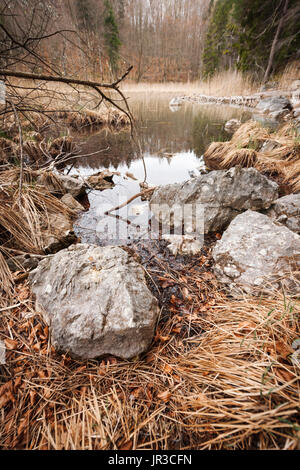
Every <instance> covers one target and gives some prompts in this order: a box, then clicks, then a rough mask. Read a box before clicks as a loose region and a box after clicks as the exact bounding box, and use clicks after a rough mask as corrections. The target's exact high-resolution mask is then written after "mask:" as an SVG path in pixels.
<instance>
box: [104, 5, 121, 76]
mask: <svg viewBox="0 0 300 470" xmlns="http://www.w3.org/2000/svg"><path fill="white" fill-rule="evenodd" d="M104 7H105V9H104V39H105V46H106V49H107V53H108V57H109V61H110V66H111V70H112V73H113V74H114V75H116V74H117V73H118V62H119V52H120V47H121V41H120V36H119V28H118V24H117V21H116V18H115V14H114V11H113V8H112V5H111V3H110V1H109V0H105V1H104Z"/></svg>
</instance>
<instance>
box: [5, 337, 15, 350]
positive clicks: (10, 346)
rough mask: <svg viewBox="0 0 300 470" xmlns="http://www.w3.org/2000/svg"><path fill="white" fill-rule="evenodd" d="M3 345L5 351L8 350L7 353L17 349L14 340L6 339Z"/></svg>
mask: <svg viewBox="0 0 300 470" xmlns="http://www.w3.org/2000/svg"><path fill="white" fill-rule="evenodd" d="M4 343H5V346H6V349H8V350H9V351H13V350H14V349H18V341H17V340H15V339H10V338H6V339H5V340H4Z"/></svg>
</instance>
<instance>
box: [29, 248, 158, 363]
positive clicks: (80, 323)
mask: <svg viewBox="0 0 300 470" xmlns="http://www.w3.org/2000/svg"><path fill="white" fill-rule="evenodd" d="M30 281H31V283H32V291H33V293H34V294H35V295H36V303H37V308H38V309H39V310H40V311H41V312H42V314H43V316H44V319H45V321H46V322H47V323H48V325H50V332H51V341H52V344H53V346H54V347H55V348H56V349H57V351H59V352H64V353H66V352H68V353H70V355H71V356H73V357H74V358H76V359H93V358H100V357H103V356H106V355H114V356H117V357H120V358H123V359H130V358H132V357H134V356H136V355H138V354H140V353H143V352H144V351H146V350H147V348H148V347H149V346H150V344H151V341H152V338H153V334H154V328H155V324H156V320H157V317H158V312H159V309H158V302H157V300H156V299H155V297H154V296H153V295H152V294H151V292H150V291H149V289H148V287H147V285H146V282H145V275H144V270H143V268H142V266H141V265H140V264H138V263H137V262H136V261H135V260H134V259H133V257H132V256H131V255H129V254H128V253H127V252H126V251H124V250H122V249H121V248H118V247H99V246H94V245H83V244H79V245H73V246H71V247H69V248H68V249H66V250H63V251H61V252H59V253H57V254H56V255H54V256H53V257H49V258H46V259H45V260H43V261H42V262H41V263H40V264H39V266H38V268H37V269H36V270H35V271H33V272H32V273H31V276H30Z"/></svg>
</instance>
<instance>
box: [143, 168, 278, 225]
mask: <svg viewBox="0 0 300 470" xmlns="http://www.w3.org/2000/svg"><path fill="white" fill-rule="evenodd" d="M277 198H278V185H277V184H276V183H275V182H273V181H270V180H269V179H268V178H266V177H265V176H263V175H261V174H260V173H259V172H258V171H257V170H256V169H254V168H241V167H234V168H231V169H230V170H220V171H211V172H210V173H208V174H207V175H201V176H199V177H196V178H192V179H191V180H189V181H186V182H185V183H176V184H169V185H166V186H160V187H158V188H157V189H156V190H155V191H154V193H153V195H152V197H151V199H150V208H151V211H152V213H153V214H154V217H155V220H157V221H161V223H163V224H168V222H169V221H170V226H171V227H175V228H180V227H181V225H182V221H183V216H182V211H186V208H187V205H189V206H190V207H191V206H192V208H193V209H194V214H192V216H191V217H190V218H189V217H188V218H185V233H186V234H189V233H192V232H194V233H209V232H218V231H221V230H223V229H225V228H226V227H227V226H228V225H229V223H230V222H231V221H232V220H233V219H234V218H235V217H236V216H237V215H238V214H240V213H241V212H244V211H246V210H248V209H251V210H261V209H268V208H269V207H270V205H271V204H272V202H273V201H275V200H276V199H277ZM201 209H202V210H203V212H204V214H203V215H204V219H203V217H202V220H203V224H204V227H203V226H202V227H201V226H200V227H198V228H197V226H196V225H197V223H198V222H200V225H201V223H202V221H201V220H199V219H198V220H197V221H196V220H195V219H196V217H195V214H196V216H198V218H199V217H201Z"/></svg>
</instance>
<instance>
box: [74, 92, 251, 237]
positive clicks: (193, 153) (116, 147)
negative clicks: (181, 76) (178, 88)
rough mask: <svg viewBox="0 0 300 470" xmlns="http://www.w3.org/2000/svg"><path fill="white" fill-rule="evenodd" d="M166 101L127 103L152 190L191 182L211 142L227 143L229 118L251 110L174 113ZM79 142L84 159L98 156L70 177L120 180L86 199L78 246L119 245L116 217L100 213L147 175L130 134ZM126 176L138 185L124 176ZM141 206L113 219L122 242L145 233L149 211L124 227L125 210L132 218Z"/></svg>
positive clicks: (243, 115) (92, 137) (138, 98)
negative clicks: (103, 175) (101, 175)
mask: <svg viewBox="0 0 300 470" xmlns="http://www.w3.org/2000/svg"><path fill="white" fill-rule="evenodd" d="M170 98H171V97H170V96H167V95H166V94H164V95H163V97H153V98H152V97H149V96H146V95H140V96H136V97H135V98H132V99H130V100H129V104H130V106H131V110H132V112H133V114H134V116H135V118H136V121H137V127H138V133H139V140H140V144H141V149H142V152H143V155H144V161H145V164H146V168H147V183H148V184H149V185H151V186H156V185H161V184H168V183H174V182H183V181H186V180H187V179H189V177H190V174H189V171H191V170H195V169H197V168H198V167H199V166H200V165H201V161H202V160H201V156H202V154H203V153H204V151H205V149H206V148H207V146H208V145H209V144H210V143H211V142H212V141H216V140H226V139H228V137H229V136H228V134H227V133H226V132H225V130H224V123H225V122H226V121H227V120H229V119H232V118H237V119H240V120H241V121H245V120H247V119H249V117H250V116H251V115H250V114H249V111H243V110H242V109H241V108H232V107H225V106H212V105H208V106H195V105H192V104H188V103H186V104H185V105H183V106H181V107H180V108H178V111H176V112H173V111H172V110H171V109H170V107H169V101H170ZM78 141H79V142H80V144H81V149H82V151H81V152H82V155H89V154H94V153H95V152H99V151H100V152H99V153H97V154H96V155H91V156H88V157H82V158H81V159H80V160H78V161H77V162H76V165H75V166H74V168H73V169H72V171H71V174H78V173H79V174H81V175H91V174H93V173H97V172H98V171H101V170H103V169H111V170H118V171H119V172H120V173H121V176H115V177H114V182H115V183H116V186H115V187H114V188H113V189H110V190H106V191H102V192H99V191H92V192H91V193H90V194H89V199H90V204H91V208H90V210H89V212H87V213H85V214H83V215H82V216H81V217H80V219H79V220H78V221H77V226H76V227H75V229H76V231H77V234H78V236H80V237H81V240H82V242H89V243H97V244H111V243H117V244H118V242H116V241H115V235H113V234H114V233H115V230H116V227H115V225H116V218H115V217H108V216H104V212H105V211H106V210H108V209H110V208H111V207H115V206H116V205H119V204H121V203H122V202H125V201H127V200H128V199H129V198H130V197H131V196H133V195H135V194H137V193H139V192H140V186H139V182H143V181H144V176H145V175H144V165H143V161H142V160H141V158H140V155H139V153H138V152H137V149H136V147H135V146H134V144H133V143H132V142H131V139H130V131H129V129H126V130H123V131H121V132H118V133H112V132H110V131H108V129H101V130H99V131H98V132H97V133H94V134H91V135H84V136H80V137H78ZM103 149H107V150H104V151H103ZM128 171H129V172H130V173H131V174H133V175H134V177H135V178H136V179H137V181H134V180H132V179H131V178H129V177H127V176H126V173H127V172H128ZM139 205H140V206H141V207H143V206H144V209H146V208H147V207H148V203H147V202H142V201H141V199H136V200H135V201H133V202H132V204H130V205H129V206H128V207H125V208H124V209H122V210H120V212H119V216H120V217H121V218H124V219H125V222H124V221H122V220H121V219H119V220H117V222H118V230H119V232H120V238H122V241H123V242H124V240H128V242H130V241H132V240H134V239H136V238H137V237H139V236H141V233H143V231H145V230H147V227H148V214H147V210H142V211H141V212H143V213H142V214H140V215H139V216H138V218H137V217H135V218H132V220H131V221H130V223H128V210H129V214H130V209H131V207H132V206H134V207H136V206H139ZM138 212H140V211H138ZM133 219H134V220H133ZM128 237H129V238H128Z"/></svg>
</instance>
